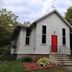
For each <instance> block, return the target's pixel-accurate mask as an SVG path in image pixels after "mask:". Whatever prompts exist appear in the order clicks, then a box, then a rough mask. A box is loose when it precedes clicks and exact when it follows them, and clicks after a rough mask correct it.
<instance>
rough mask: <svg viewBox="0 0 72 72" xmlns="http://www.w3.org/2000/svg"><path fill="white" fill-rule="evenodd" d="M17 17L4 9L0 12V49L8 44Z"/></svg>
mask: <svg viewBox="0 0 72 72" xmlns="http://www.w3.org/2000/svg"><path fill="white" fill-rule="evenodd" d="M16 20H17V16H16V15H15V14H13V13H12V12H11V11H7V10H6V9H1V10H0V47H4V46H6V45H8V44H9V43H10V38H11V34H12V32H13V29H14V28H15V24H16V23H17V21H16Z"/></svg>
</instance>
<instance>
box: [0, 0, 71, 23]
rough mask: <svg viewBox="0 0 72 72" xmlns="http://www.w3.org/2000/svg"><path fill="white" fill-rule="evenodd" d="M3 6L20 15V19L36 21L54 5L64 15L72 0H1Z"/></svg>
mask: <svg viewBox="0 0 72 72" xmlns="http://www.w3.org/2000/svg"><path fill="white" fill-rule="evenodd" d="M0 2H1V4H0V5H1V7H3V8H6V9H7V10H11V11H12V12H13V13H15V14H16V15H18V16H19V18H18V20H19V21H20V22H23V21H24V20H26V21H27V20H28V21H34V20H36V19H37V18H39V17H41V16H42V15H44V14H46V13H48V12H50V11H51V10H53V7H52V6H54V7H55V8H56V9H57V10H58V11H59V12H60V13H61V14H62V15H64V12H65V11H66V9H67V8H68V7H69V6H71V5H72V0H1V1H0Z"/></svg>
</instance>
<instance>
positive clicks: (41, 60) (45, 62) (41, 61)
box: [36, 57, 50, 66]
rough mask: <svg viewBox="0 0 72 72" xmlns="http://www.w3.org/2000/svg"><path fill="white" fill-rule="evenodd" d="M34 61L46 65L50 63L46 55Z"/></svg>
mask: <svg viewBox="0 0 72 72" xmlns="http://www.w3.org/2000/svg"><path fill="white" fill-rule="evenodd" d="M36 63H37V64H38V65H40V66H46V65H47V64H50V60H49V58H47V57H42V58H40V59H38V61H37V62H36Z"/></svg>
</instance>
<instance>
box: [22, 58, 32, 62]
mask: <svg viewBox="0 0 72 72" xmlns="http://www.w3.org/2000/svg"><path fill="white" fill-rule="evenodd" d="M21 61H22V62H32V61H33V59H32V58H30V57H23V58H22V59H21Z"/></svg>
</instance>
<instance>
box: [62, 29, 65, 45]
mask: <svg viewBox="0 0 72 72" xmlns="http://www.w3.org/2000/svg"><path fill="white" fill-rule="evenodd" d="M62 43H63V45H66V31H65V29H64V28H63V29H62Z"/></svg>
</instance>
